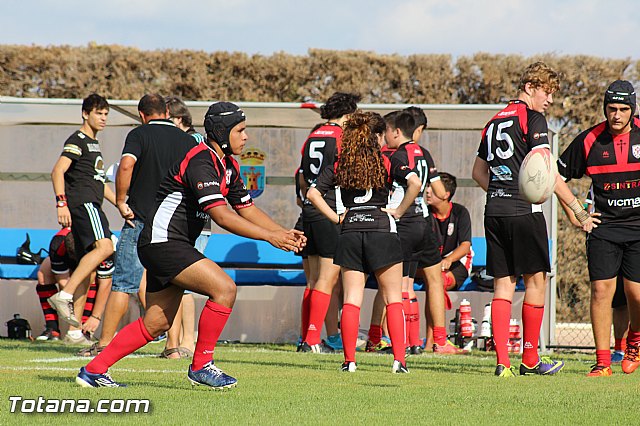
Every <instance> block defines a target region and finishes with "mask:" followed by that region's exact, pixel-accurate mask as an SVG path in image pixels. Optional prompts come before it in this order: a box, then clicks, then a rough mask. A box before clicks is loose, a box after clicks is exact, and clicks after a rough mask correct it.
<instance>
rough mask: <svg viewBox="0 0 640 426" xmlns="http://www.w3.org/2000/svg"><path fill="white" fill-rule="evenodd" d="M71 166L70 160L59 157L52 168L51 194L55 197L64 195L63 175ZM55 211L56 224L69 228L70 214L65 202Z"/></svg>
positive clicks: (59, 204)
mask: <svg viewBox="0 0 640 426" xmlns="http://www.w3.org/2000/svg"><path fill="white" fill-rule="evenodd" d="M71 164H72V160H71V159H70V158H68V157H64V156H61V157H59V158H58V161H56V164H55V165H54V166H53V170H52V171H51V182H52V183H53V193H54V194H55V195H56V197H58V196H60V195H62V196H64V195H65V189H64V174H65V173H66V172H67V170H69V167H71ZM56 210H57V211H58V223H59V224H60V225H61V226H65V227H66V226H71V213H70V212H69V207H68V206H67V202H66V200H65V201H64V202H63V203H58V205H57V209H56Z"/></svg>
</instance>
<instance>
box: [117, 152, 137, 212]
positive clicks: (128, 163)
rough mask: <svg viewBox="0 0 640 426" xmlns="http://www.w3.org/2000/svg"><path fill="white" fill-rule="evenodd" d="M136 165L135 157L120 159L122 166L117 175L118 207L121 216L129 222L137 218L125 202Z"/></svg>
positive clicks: (125, 156)
mask: <svg viewBox="0 0 640 426" xmlns="http://www.w3.org/2000/svg"><path fill="white" fill-rule="evenodd" d="M135 164H136V160H135V159H134V158H133V157H131V156H129V155H124V156H122V158H121V159H120V165H119V166H118V172H117V173H116V207H117V208H118V210H119V211H120V215H121V216H122V217H123V218H124V219H127V220H131V219H134V218H135V215H134V214H133V211H132V210H131V209H130V208H129V205H128V204H127V203H126V202H125V200H126V198H127V193H128V192H129V187H130V186H131V176H132V175H133V166H134V165H135Z"/></svg>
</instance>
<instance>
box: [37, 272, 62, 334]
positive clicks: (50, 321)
mask: <svg viewBox="0 0 640 426" xmlns="http://www.w3.org/2000/svg"><path fill="white" fill-rule="evenodd" d="M57 292H58V286H56V285H55V284H38V285H37V286H36V293H38V298H40V307H41V308H42V313H43V314H44V321H45V322H46V323H47V328H50V329H52V330H55V331H59V330H58V329H59V327H58V313H57V312H56V310H55V309H53V308H52V307H51V305H50V304H49V302H47V299H48V298H50V297H51V296H53V295H54V294H56V293H57Z"/></svg>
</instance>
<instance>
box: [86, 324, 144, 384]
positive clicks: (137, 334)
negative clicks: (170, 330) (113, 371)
mask: <svg viewBox="0 0 640 426" xmlns="http://www.w3.org/2000/svg"><path fill="white" fill-rule="evenodd" d="M152 340H153V337H151V335H150V334H149V332H148V331H147V329H146V327H145V326H144V323H143V322H142V318H138V320H137V321H134V322H132V323H131V324H129V325H127V326H125V327H124V328H123V329H122V330H120V332H119V333H118V334H116V337H114V338H113V340H112V341H111V343H109V344H108V345H107V347H106V348H104V350H103V351H102V352H100V354H98V356H96V357H95V358H94V359H93V361H91V362H90V363H89V364H87V366H86V369H87V371H88V372H89V373H93V374H102V373H105V372H106V371H107V370H108V369H109V367H111V366H112V365H113V364H115V363H116V362H118V361H120V360H121V359H122V358H124V357H125V356H127V355H129V354H132V353H134V352H135V351H136V350H138V349H140V348H141V347H143V346H144V345H146V344H147V343H149V342H150V341H152Z"/></svg>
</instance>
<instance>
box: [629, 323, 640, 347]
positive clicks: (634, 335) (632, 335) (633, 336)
mask: <svg viewBox="0 0 640 426" xmlns="http://www.w3.org/2000/svg"><path fill="white" fill-rule="evenodd" d="M629 344H632V345H638V344H640V331H634V330H632V329H631V327H629V331H628V334H627V345H629Z"/></svg>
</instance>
